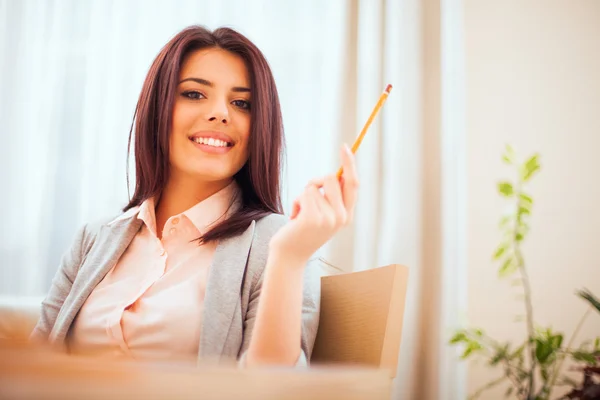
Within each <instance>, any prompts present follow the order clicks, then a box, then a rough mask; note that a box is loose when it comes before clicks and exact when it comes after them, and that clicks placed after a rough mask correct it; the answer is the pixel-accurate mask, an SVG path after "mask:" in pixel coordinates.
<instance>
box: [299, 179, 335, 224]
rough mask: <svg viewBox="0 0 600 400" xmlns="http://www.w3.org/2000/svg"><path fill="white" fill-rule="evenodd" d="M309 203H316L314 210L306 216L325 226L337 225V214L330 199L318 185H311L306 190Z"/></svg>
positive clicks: (313, 221)
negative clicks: (322, 192)
mask: <svg viewBox="0 0 600 400" xmlns="http://www.w3.org/2000/svg"><path fill="white" fill-rule="evenodd" d="M305 200H306V202H307V204H314V209H313V212H311V213H307V214H306V218H307V219H309V220H310V221H311V223H312V224H315V225H317V226H320V227H324V228H333V227H335V226H336V216H335V212H334V210H333V208H332V207H331V205H330V204H329V201H328V200H327V199H325V197H324V196H323V195H322V194H321V193H320V192H319V190H318V189H317V187H316V186H314V185H311V186H309V187H308V188H307V190H306V199H305Z"/></svg>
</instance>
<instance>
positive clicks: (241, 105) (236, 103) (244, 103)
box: [232, 100, 250, 110]
mask: <svg viewBox="0 0 600 400" xmlns="http://www.w3.org/2000/svg"><path fill="white" fill-rule="evenodd" d="M232 104H233V105H234V106H236V107H239V108H242V109H244V110H249V109H250V102H249V101H246V100H234V101H232Z"/></svg>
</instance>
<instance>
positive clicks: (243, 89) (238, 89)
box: [179, 78, 250, 93]
mask: <svg viewBox="0 0 600 400" xmlns="http://www.w3.org/2000/svg"><path fill="white" fill-rule="evenodd" d="M187 81H192V82H196V83H199V84H200V85H204V86H208V87H211V88H212V87H215V84H214V83H212V82H211V81H207V80H206V79H202V78H185V79H183V80H181V81H180V82H179V84H182V83H183V82H187ZM231 91H232V92H238V93H243V92H250V88H247V87H243V86H234V87H233V88H231Z"/></svg>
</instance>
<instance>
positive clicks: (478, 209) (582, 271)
mask: <svg viewBox="0 0 600 400" xmlns="http://www.w3.org/2000/svg"><path fill="white" fill-rule="evenodd" d="M464 4H465V25H466V31H465V35H466V47H465V51H466V79H467V88H466V106H467V120H466V122H467V157H468V160H467V161H468V172H467V174H468V176H467V179H468V197H467V198H468V228H467V229H468V233H467V239H468V250H467V251H468V254H467V255H468V273H469V285H468V298H469V303H468V318H469V322H470V323H471V324H473V325H478V326H481V327H483V328H484V329H486V330H487V331H488V332H489V333H490V334H492V335H493V336H495V337H497V338H499V339H506V340H515V341H517V340H520V339H521V338H522V337H523V334H524V328H523V324H522V323H515V322H513V319H514V316H515V315H517V314H522V313H523V307H522V303H521V302H520V301H517V300H515V295H516V294H517V293H518V289H517V288H513V287H511V286H510V282H509V281H499V280H498V279H497V278H496V272H497V265H496V264H493V263H492V262H491V254H492V252H493V249H494V246H495V245H496V244H497V243H498V242H499V240H500V234H499V231H498V229H497V221H498V219H499V216H500V214H501V212H502V211H503V208H504V206H505V205H506V202H504V201H503V200H501V199H500V198H499V196H498V195H497V194H496V189H495V183H496V181H497V180H499V179H503V178H511V177H512V175H511V173H512V171H511V170H510V169H509V168H508V167H506V166H505V165H504V164H502V163H501V161H500V155H501V152H502V150H503V146H504V144H505V143H506V142H509V143H511V144H513V145H514V147H515V148H516V149H517V151H518V152H519V153H520V154H521V155H522V156H525V155H529V154H530V153H532V152H539V153H540V154H541V157H542V158H541V163H542V170H541V173H540V174H539V175H538V176H536V178H535V179H534V180H533V183H532V184H531V188H530V192H531V193H532V194H533V197H534V199H535V205H534V211H533V213H534V214H533V218H532V221H531V222H532V231H531V233H530V236H529V238H528V240H527V241H526V244H525V257H526V263H527V265H528V267H529V271H530V275H531V279H532V281H533V300H534V312H535V320H536V322H537V323H539V324H541V325H544V326H550V325H551V326H553V327H554V328H555V329H556V330H562V331H564V332H565V333H566V334H568V335H570V333H571V332H572V330H573V328H574V327H575V325H576V323H577V321H578V320H579V319H580V317H581V316H582V314H583V313H584V312H585V310H586V306H585V305H584V303H583V302H582V301H581V300H579V299H578V298H577V297H576V296H575V295H574V291H575V290H576V289H577V288H581V287H583V286H585V287H588V288H589V289H591V290H592V291H594V292H595V293H596V294H597V295H598V296H600V1H597V0H578V1H558V0H553V1H518V0H511V1H506V0H503V1H498V0H494V1H489V0H488V1H483V0H465V2H464ZM597 335H600V315H598V314H593V315H592V316H591V317H590V318H589V319H588V321H587V323H586V324H585V325H584V327H583V330H582V333H581V335H580V338H586V337H588V338H589V337H595V336H597ZM494 376H496V375H495V373H493V372H491V371H490V370H488V369H486V367H484V366H478V367H477V366H473V365H471V366H470V368H469V379H468V389H469V392H471V391H472V390H474V389H475V388H476V387H478V386H479V385H481V384H483V383H485V382H486V381H487V380H488V379H490V378H492V377H494ZM503 393H504V391H503V390H502V391H501V390H498V391H495V392H490V394H489V395H487V396H484V398H486V399H487V398H501V397H502V394H503Z"/></svg>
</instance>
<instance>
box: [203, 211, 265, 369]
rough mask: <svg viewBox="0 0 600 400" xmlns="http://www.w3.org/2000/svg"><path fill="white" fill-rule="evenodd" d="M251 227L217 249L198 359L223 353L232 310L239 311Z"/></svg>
mask: <svg viewBox="0 0 600 400" xmlns="http://www.w3.org/2000/svg"><path fill="white" fill-rule="evenodd" d="M255 225H256V223H255V222H254V221H252V223H251V224H250V226H249V227H248V229H246V231H244V233H242V234H241V235H239V236H236V237H234V238H230V239H226V240H223V241H222V242H220V243H219V244H218V245H217V248H216V250H215V254H214V256H213V261H212V263H211V267H210V271H209V275H208V281H207V284H206V294H205V298H204V315H203V317H202V327H201V334H200V346H199V351H198V356H199V358H211V359H219V358H220V357H221V355H222V353H223V348H224V347H225V343H226V340H227V337H228V333H229V330H230V327H231V324H232V322H233V317H234V314H235V310H236V307H240V301H241V299H240V291H241V287H242V281H243V279H244V273H245V270H246V264H247V262H248V254H249V252H250V247H251V246H252V240H253V239H254V228H255Z"/></svg>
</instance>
